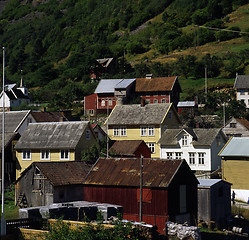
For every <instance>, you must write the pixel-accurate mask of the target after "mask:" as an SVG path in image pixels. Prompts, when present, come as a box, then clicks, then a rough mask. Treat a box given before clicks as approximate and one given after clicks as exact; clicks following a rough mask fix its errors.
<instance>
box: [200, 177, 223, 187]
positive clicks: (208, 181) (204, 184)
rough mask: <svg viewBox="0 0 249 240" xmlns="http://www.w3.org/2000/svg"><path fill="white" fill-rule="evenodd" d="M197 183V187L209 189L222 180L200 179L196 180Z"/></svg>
mask: <svg viewBox="0 0 249 240" xmlns="http://www.w3.org/2000/svg"><path fill="white" fill-rule="evenodd" d="M198 181H199V184H198V187H211V186H213V185H215V184H216V183H218V182H220V181H222V180H221V179H200V178H198Z"/></svg>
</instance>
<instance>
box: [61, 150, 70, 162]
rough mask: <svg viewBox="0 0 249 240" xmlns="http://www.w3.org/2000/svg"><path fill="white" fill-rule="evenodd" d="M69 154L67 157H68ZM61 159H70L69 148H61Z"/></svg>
mask: <svg viewBox="0 0 249 240" xmlns="http://www.w3.org/2000/svg"><path fill="white" fill-rule="evenodd" d="M66 155H67V157H66ZM60 160H70V152H69V150H60Z"/></svg>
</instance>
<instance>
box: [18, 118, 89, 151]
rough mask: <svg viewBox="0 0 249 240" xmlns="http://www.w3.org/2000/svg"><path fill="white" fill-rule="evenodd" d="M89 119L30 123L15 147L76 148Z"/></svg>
mask: <svg viewBox="0 0 249 240" xmlns="http://www.w3.org/2000/svg"><path fill="white" fill-rule="evenodd" d="M88 125H89V122H87V121H79V122H50V123H30V124H29V125H28V127H27V129H26V130H25V132H24V133H23V135H22V136H21V138H20V139H19V141H18V142H17V144H16V146H15V149H75V148H76V146H77V144H78V143H79V141H80V139H81V137H82V135H83V133H84V131H85V129H86V128H87V126H88Z"/></svg>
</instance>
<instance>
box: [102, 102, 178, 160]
mask: <svg viewBox="0 0 249 240" xmlns="http://www.w3.org/2000/svg"><path fill="white" fill-rule="evenodd" d="M180 124H181V122H180V119H179V117H178V114H177V112H176V110H175V108H174V106H173V104H172V103H165V104H160V103H154V104H147V105H143V104H141V105H140V104H131V105H122V106H115V108H114V109H113V111H112V112H111V114H110V115H109V117H108V119H107V120H106V122H105V125H106V126H107V129H108V136H109V137H110V139H111V140H143V141H144V142H145V143H146V144H147V145H148V147H149V148H150V151H151V157H152V158H160V146H159V144H158V141H159V139H160V138H161V136H162V134H163V132H164V131H165V130H166V129H167V128H178V127H179V125H180Z"/></svg>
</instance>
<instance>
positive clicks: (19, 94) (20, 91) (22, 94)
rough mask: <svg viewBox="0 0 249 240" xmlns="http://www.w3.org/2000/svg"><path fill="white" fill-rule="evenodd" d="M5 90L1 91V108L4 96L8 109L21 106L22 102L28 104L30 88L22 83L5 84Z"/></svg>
mask: <svg viewBox="0 0 249 240" xmlns="http://www.w3.org/2000/svg"><path fill="white" fill-rule="evenodd" d="M5 88H6V89H5V91H4V92H3V91H2V92H1V95H0V108H1V109H2V108H3V98H4V106H5V108H6V109H7V110H11V109H12V108H13V107H19V106H21V105H22V104H25V105H28V104H29V103H30V99H29V96H28V89H27V88H26V87H24V86H23V85H22V82H21V84H20V87H18V88H17V87H16V84H9V85H6V86H5Z"/></svg>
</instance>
